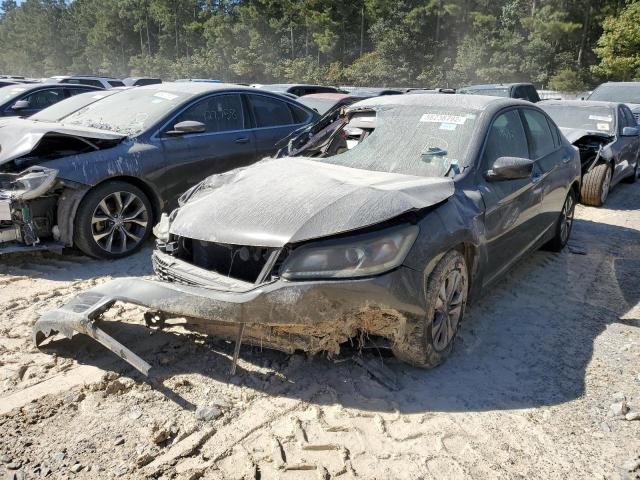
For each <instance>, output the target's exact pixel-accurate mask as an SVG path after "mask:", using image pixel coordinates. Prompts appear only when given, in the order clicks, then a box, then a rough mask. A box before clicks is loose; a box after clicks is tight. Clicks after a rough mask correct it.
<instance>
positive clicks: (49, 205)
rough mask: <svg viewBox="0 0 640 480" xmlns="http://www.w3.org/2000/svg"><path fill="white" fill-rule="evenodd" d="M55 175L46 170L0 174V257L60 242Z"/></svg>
mask: <svg viewBox="0 0 640 480" xmlns="http://www.w3.org/2000/svg"><path fill="white" fill-rule="evenodd" d="M57 175H58V171H57V170H54V169H51V168H46V167H31V168H28V169H26V170H24V171H22V172H20V173H0V254H1V253H7V252H9V251H14V250H16V249H20V250H22V249H24V248H25V247H27V248H31V249H36V248H38V247H39V246H40V244H41V242H42V241H52V242H57V241H58V240H59V239H60V236H59V229H58V227H57V206H58V196H59V192H57V191H56V188H55V185H56V177H57ZM59 246H60V247H62V246H63V245H62V244H59Z"/></svg>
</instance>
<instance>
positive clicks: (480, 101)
mask: <svg viewBox="0 0 640 480" xmlns="http://www.w3.org/2000/svg"><path fill="white" fill-rule="evenodd" d="M391 105H398V106H400V105H407V106H413V105H418V106H425V107H428V106H434V107H444V108H447V107H449V108H451V107H454V108H468V109H472V110H487V109H489V108H490V107H495V108H502V107H507V106H510V105H522V106H526V107H531V106H533V104H532V103H531V102H527V101H526V100H519V99H516V98H507V97H490V96H488V95H463V94H457V93H452V94H448V95H433V94H431V93H418V94H415V95H383V96H380V97H371V98H368V99H366V100H362V101H360V102H357V103H354V104H353V105H351V107H350V109H356V108H361V107H365V108H366V107H372V108H373V107H382V106H391Z"/></svg>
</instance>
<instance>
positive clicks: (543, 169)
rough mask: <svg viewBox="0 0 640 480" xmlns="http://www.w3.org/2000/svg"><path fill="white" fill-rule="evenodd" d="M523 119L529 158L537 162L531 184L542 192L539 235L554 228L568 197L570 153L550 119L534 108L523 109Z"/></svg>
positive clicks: (537, 226) (538, 226)
mask: <svg viewBox="0 0 640 480" xmlns="http://www.w3.org/2000/svg"><path fill="white" fill-rule="evenodd" d="M521 111H522V119H523V122H524V125H525V129H526V131H527V138H528V141H529V158H530V159H531V160H534V161H535V164H534V166H533V175H532V179H531V180H532V182H533V183H534V184H535V187H534V189H537V190H541V192H540V194H541V197H542V198H541V204H540V216H539V220H540V222H539V223H538V224H537V225H536V227H535V228H536V230H537V231H538V232H539V233H542V232H545V231H546V230H548V229H549V228H552V227H553V226H554V225H555V223H556V221H557V220H558V217H559V215H560V212H561V211H562V207H563V206H564V201H565V198H566V196H567V181H566V179H567V178H569V177H568V175H567V172H568V171H569V170H571V159H572V155H571V152H570V151H568V150H566V149H564V148H563V147H562V144H561V143H560V141H559V137H558V134H557V130H553V129H555V125H554V124H553V123H550V122H549V119H548V118H547V116H546V115H545V114H544V113H542V112H540V111H539V110H535V109H533V108H523V109H522V110H521Z"/></svg>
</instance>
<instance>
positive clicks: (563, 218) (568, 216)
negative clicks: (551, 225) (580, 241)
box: [546, 190, 576, 252]
mask: <svg viewBox="0 0 640 480" xmlns="http://www.w3.org/2000/svg"><path fill="white" fill-rule="evenodd" d="M575 210H576V194H575V193H574V192H573V190H570V191H569V193H568V194H567V198H566V199H565V201H564V205H563V206H562V211H561V212H560V217H559V218H558V223H557V224H556V233H555V236H554V237H553V238H552V239H551V241H550V242H549V243H548V244H547V245H546V247H547V249H549V250H551V251H552V252H559V251H561V250H562V249H563V248H564V247H565V245H566V244H567V242H568V241H569V237H570V236H571V230H572V229H573V217H574V214H575Z"/></svg>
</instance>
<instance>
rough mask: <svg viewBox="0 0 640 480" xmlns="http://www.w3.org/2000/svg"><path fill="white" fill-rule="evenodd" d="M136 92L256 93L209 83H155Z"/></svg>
mask: <svg viewBox="0 0 640 480" xmlns="http://www.w3.org/2000/svg"><path fill="white" fill-rule="evenodd" d="M136 89H137V90H157V91H164V92H181V93H189V94H192V95H199V94H201V93H207V92H218V91H225V90H234V91H242V92H247V93H257V92H256V89H255V88H252V87H246V86H244V85H236V84H235V83H209V82H165V83H155V84H153V85H143V86H141V87H136ZM260 94H267V95H273V96H274V97H278V98H281V99H287V100H291V98H289V97H287V96H286V95H282V94H279V93H277V92H269V91H268V90H267V91H263V90H261V91H260Z"/></svg>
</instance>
